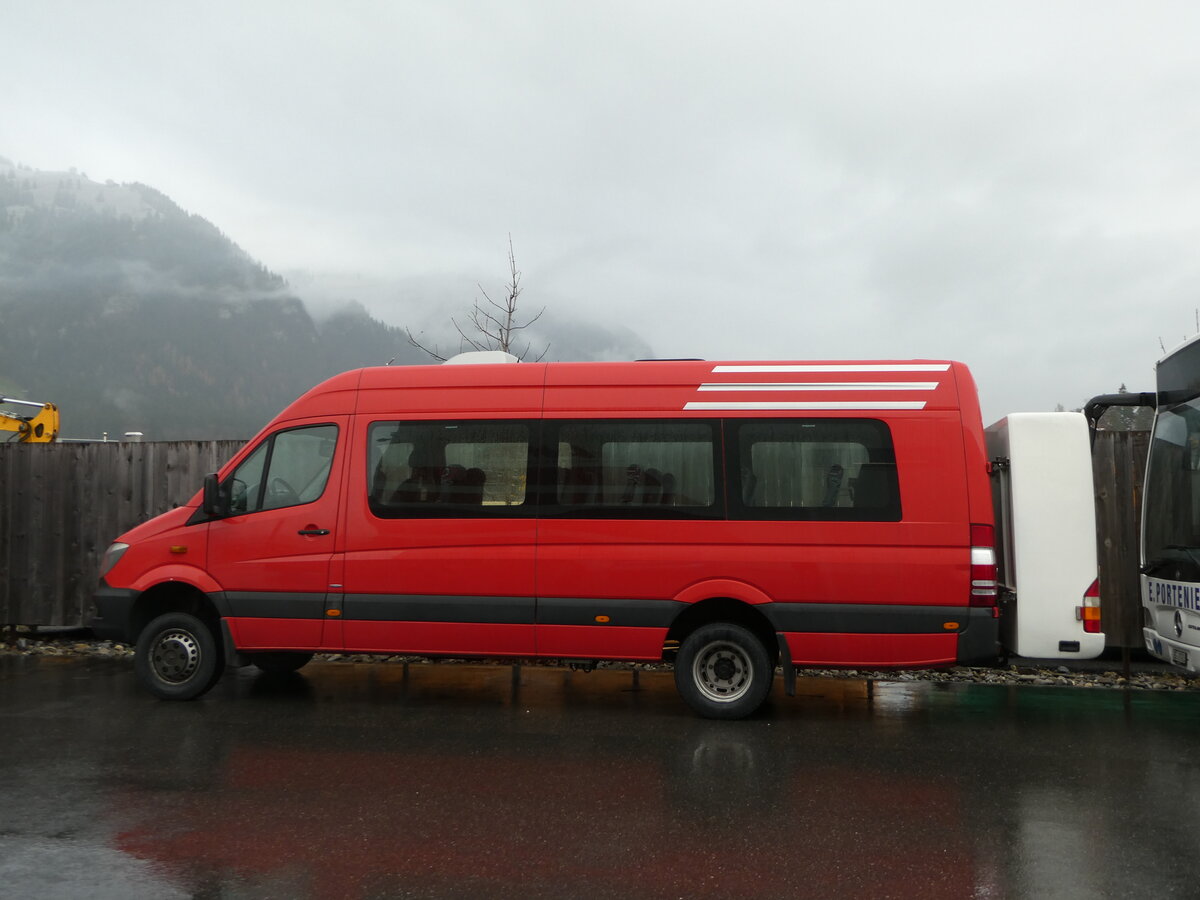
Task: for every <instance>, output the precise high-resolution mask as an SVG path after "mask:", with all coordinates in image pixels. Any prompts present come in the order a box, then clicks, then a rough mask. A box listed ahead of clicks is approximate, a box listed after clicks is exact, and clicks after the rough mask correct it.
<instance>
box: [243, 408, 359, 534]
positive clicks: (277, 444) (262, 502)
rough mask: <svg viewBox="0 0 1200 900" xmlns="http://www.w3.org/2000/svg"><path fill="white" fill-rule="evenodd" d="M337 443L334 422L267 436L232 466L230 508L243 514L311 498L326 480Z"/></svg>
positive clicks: (319, 493)
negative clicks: (235, 465)
mask: <svg viewBox="0 0 1200 900" xmlns="http://www.w3.org/2000/svg"><path fill="white" fill-rule="evenodd" d="M336 443H337V426H336V425H311V426H308V427H305V428H293V429H291V430H289V431H281V432H278V433H277V434H274V435H272V436H271V437H269V438H267V440H265V441H263V443H262V444H260V445H259V446H258V448H257V449H256V450H255V451H254V452H253V453H251V454H250V455H249V456H248V457H246V459H245V460H244V461H243V462H242V464H241V465H239V466H238V467H237V469H235V470H234V472H233V476H232V478H231V479H230V493H229V499H230V511H231V512H232V513H233V514H234V515H243V514H245V513H252V512H258V511H260V510H265V509H282V508H284V507H288V506H300V505H302V504H305V503H311V502H313V501H314V500H316V499H317V498H319V497H320V496H321V493H322V492H323V491H324V490H325V484H326V482H327V481H328V480H329V467H330V464H331V463H332V461H333V450H334V447H335V445H336Z"/></svg>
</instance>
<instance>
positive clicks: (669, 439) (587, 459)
mask: <svg viewBox="0 0 1200 900" xmlns="http://www.w3.org/2000/svg"><path fill="white" fill-rule="evenodd" d="M557 445H558V459H557V478H556V487H555V499H556V501H557V503H558V505H559V506H560V507H567V508H568V510H570V511H574V512H576V513H577V514H581V515H594V514H597V513H603V514H607V515H618V516H622V515H623V516H637V517H645V516H651V517H659V516H663V517H670V516H673V515H697V514H702V515H711V514H714V513H715V505H716V496H717V492H716V479H715V476H714V466H713V461H714V451H713V426H712V425H711V424H710V423H707V422H564V423H562V424H560V425H559V427H558V441H557Z"/></svg>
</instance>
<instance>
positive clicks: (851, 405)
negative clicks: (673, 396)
mask: <svg viewBox="0 0 1200 900" xmlns="http://www.w3.org/2000/svg"><path fill="white" fill-rule="evenodd" d="M683 408H684V409H694V410H719V409H730V410H733V409H813V410H817V409H924V408H925V401H924V400H861V401H860V400H835V401H830V402H825V401H821V400H813V401H804V400H796V401H786V400H781V401H770V400H747V401H743V402H737V401H729V402H723V401H718V402H707V401H697V400H693V401H691V402H690V403H686V404H684V407H683Z"/></svg>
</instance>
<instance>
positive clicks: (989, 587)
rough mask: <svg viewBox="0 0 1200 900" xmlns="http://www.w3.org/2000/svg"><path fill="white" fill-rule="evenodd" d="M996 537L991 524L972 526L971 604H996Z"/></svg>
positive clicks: (993, 605) (992, 605)
mask: <svg viewBox="0 0 1200 900" xmlns="http://www.w3.org/2000/svg"><path fill="white" fill-rule="evenodd" d="M998 593H999V591H998V589H997V586H996V537H995V531H994V530H993V529H992V526H991V525H972V526H971V606H991V607H995V606H996V598H997V595H998Z"/></svg>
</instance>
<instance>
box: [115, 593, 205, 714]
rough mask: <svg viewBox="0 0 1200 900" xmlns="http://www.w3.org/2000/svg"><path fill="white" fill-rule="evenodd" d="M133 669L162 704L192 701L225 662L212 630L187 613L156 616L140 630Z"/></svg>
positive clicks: (202, 691)
mask: <svg viewBox="0 0 1200 900" xmlns="http://www.w3.org/2000/svg"><path fill="white" fill-rule="evenodd" d="M133 668H134V671H135V672H137V676H138V678H139V679H140V680H141V682H142V684H143V685H145V686H146V687H147V688H149V690H150V692H151V693H152V694H155V695H157V696H159V697H161V698H163V699H164V700H194V699H195V698H196V697H199V696H200V695H201V694H203V693H204V692H205V691H207V690H208V689H209V688H211V687H212V686H213V685H214V684H216V683H217V679H218V678H220V677H221V673H222V672H223V671H224V668H225V661H224V659H223V658H222V656H221V650H220V645H219V644H218V643H217V639H216V638H215V637H214V636H213V633H212V629H211V628H209V626H208V625H206V624H205V623H204V622H202V621H201V620H200V619H198V618H196V617H195V616H193V615H191V614H189V613H182V612H170V613H164V614H163V615H161V616H159V617H158V618H157V619H155V620H154V621H153V622H151V623H150V624H149V625H147V626H146V627H145V628H144V629H143V630H142V634H141V636H140V637H139V638H138V642H137V649H136V650H135V651H134V656H133Z"/></svg>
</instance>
